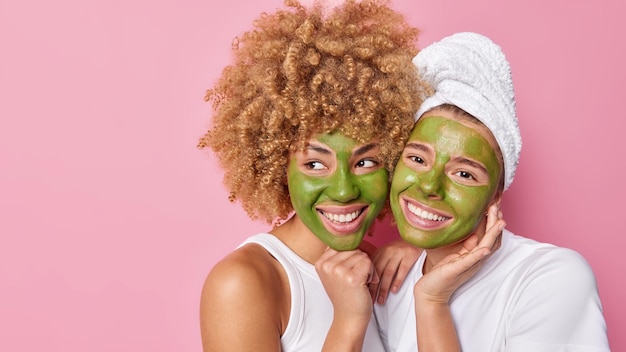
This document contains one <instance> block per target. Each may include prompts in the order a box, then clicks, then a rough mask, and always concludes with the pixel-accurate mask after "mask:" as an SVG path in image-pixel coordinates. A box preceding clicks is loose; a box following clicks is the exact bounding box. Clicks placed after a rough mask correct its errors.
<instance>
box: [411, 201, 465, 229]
mask: <svg viewBox="0 0 626 352" xmlns="http://www.w3.org/2000/svg"><path fill="white" fill-rule="evenodd" d="M402 208H403V212H404V218H405V219H406V220H407V221H408V222H409V224H410V225H411V226H412V227H414V228H416V229H421V230H424V231H434V230H438V229H441V228H443V227H445V226H447V225H448V224H449V223H450V221H451V220H452V219H454V217H452V216H450V215H448V214H445V213H443V212H440V211H436V210H435V209H432V208H430V207H427V206H426V205H423V204H421V203H419V202H417V201H415V200H411V199H407V198H404V199H403V206H402Z"/></svg>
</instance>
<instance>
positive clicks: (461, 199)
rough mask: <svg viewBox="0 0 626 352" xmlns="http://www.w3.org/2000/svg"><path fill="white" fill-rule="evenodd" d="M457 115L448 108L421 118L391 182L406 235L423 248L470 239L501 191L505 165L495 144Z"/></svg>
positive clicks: (395, 211)
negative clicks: (499, 188)
mask: <svg viewBox="0 0 626 352" xmlns="http://www.w3.org/2000/svg"><path fill="white" fill-rule="evenodd" d="M442 116H445V117H442ZM452 117H453V114H452V113H449V112H446V111H443V112H438V113H437V115H436V116H432V115H431V116H424V117H422V118H421V119H420V120H418V122H417V124H416V126H415V127H414V128H413V131H412V133H411V136H410V138H409V140H408V142H407V144H406V146H405V148H404V151H403V152H402V157H401V158H400V161H399V162H398V165H397V166H396V170H395V173H394V177H393V181H392V184H391V195H390V197H391V199H390V202H391V208H392V211H393V215H394V217H395V219H396V222H397V224H398V230H399V232H400V235H401V237H402V238H403V239H404V240H405V241H407V242H409V243H411V244H413V245H415V246H417V247H421V248H438V247H443V246H447V245H450V244H453V243H456V242H458V241H460V240H463V239H465V238H466V237H467V236H468V235H470V234H471V233H472V232H473V231H474V230H475V229H476V227H477V225H478V223H479V222H480V220H481V219H482V217H484V216H485V211H486V210H487V208H488V207H489V205H490V202H491V201H492V199H493V198H494V195H495V192H496V191H497V189H498V187H497V186H498V182H499V175H500V171H501V165H500V163H499V161H498V158H497V157H496V152H495V151H494V148H493V147H492V146H491V144H489V142H488V140H487V139H486V138H485V136H483V135H482V134H481V133H480V132H479V130H477V129H476V128H477V127H476V128H473V127H469V126H471V125H466V124H463V123H460V122H457V121H455V120H453V119H452Z"/></svg>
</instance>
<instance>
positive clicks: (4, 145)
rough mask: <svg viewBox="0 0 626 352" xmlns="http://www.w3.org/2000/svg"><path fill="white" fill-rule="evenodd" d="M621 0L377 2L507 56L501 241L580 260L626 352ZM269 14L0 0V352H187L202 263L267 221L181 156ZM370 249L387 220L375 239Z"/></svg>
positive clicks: (258, 6)
mask: <svg viewBox="0 0 626 352" xmlns="http://www.w3.org/2000/svg"><path fill="white" fill-rule="evenodd" d="M621 2H622V1H621V0H601V1H595V2H587V1H575V2H572V1H557V0H530V1H514V2H512V1H506V2H505V1H501V2H498V1H488V0H478V1H472V2H471V5H470V2H458V3H455V1H451V0H445V1H443V0H437V1H435V0H431V1H426V0H410V1H409V0H396V1H395V2H394V3H393V4H394V7H396V8H397V9H399V10H401V11H403V12H404V13H406V14H407V16H408V18H409V19H410V21H411V23H412V24H414V25H416V26H418V27H419V28H421V29H422V35H421V40H420V46H421V47H422V46H425V45H427V44H429V43H431V42H432V41H434V40H437V39H440V38H442V37H443V36H445V35H448V34H451V33H453V32H455V31H463V30H470V31H477V32H480V33H483V34H486V35H488V36H490V37H492V38H493V39H494V40H495V41H496V42H498V43H500V44H501V46H502V47H503V48H504V50H505V52H506V53H507V56H508V58H509V59H510V62H511V65H512V70H513V75H514V80H515V84H516V87H515V88H516V93H517V101H518V113H519V117H520V125H521V129H522V136H523V139H524V148H523V151H522V157H521V162H520V167H519V171H518V175H517V178H516V182H515V183H513V186H512V188H511V189H510V191H509V192H507V195H506V200H505V204H504V214H505V218H506V220H507V221H508V223H509V228H510V229H511V230H512V231H514V232H517V233H519V234H523V235H525V236H527V237H531V238H535V239H537V240H540V241H545V242H551V243H555V244H557V245H561V246H565V247H570V248H573V249H575V250H577V251H579V252H580V253H581V254H583V255H584V256H585V257H586V258H587V259H588V261H589V263H590V264H591V266H592V267H593V270H594V271H595V273H596V276H597V279H598V285H599V290H600V295H601V298H602V301H603V305H604V309H605V316H606V320H607V323H608V331H609V340H610V343H611V347H612V349H613V350H615V351H622V350H626V336H625V335H624V334H623V333H621V332H622V331H621V330H622V329H623V326H624V324H626V321H625V319H626V318H624V316H625V315H626V305H625V304H624V303H623V302H621V300H622V299H623V297H625V296H626V290H625V288H624V285H623V283H622V280H623V278H624V274H623V271H624V270H625V269H626V265H625V264H626V260H625V259H624V256H623V251H624V250H623V249H624V245H625V240H624V236H623V234H624V233H625V231H624V230H623V229H622V228H620V227H619V224H621V223H623V222H622V221H621V220H620V218H621V219H623V217H624V214H623V209H624V206H623V204H622V202H623V200H624V196H625V195H626V192H625V186H624V184H625V182H624V171H625V170H624V167H623V166H620V165H622V164H621V163H622V162H623V157H624V155H623V154H624V151H625V148H624V145H623V143H624V138H625V137H624V135H623V132H622V130H621V127H622V126H623V119H624V117H625V116H624V108H623V107H621V106H620V105H619V104H620V103H621V102H624V98H623V94H624V86H626V66H625V64H624V63H625V62H626V55H625V54H624V44H623V43H624V38H623V35H624V33H626V21H624V20H623V18H622V14H623V13H624V12H623V11H624V9H623V8H622V5H621V4H620V3H621ZM281 3H282V1H281V0H271V1H269V0H265V1H253V0H229V1H225V2H222V1H220V2H218V1H198V0H176V1H173V0H170V1H145V0H127V1H104V0H100V1H93V0H92V1H85V0H58V1H54V2H51V1H43V0H24V1H9V0H0V117H1V119H0V234H1V237H0V350H1V351H40V350H46V351H94V352H97V351H155V352H156V351H199V350H201V344H200V334H199V327H198V299H199V294H200V289H201V285H202V282H203V280H204V277H205V275H206V274H207V272H208V271H209V270H210V268H211V267H212V265H213V264H214V263H215V262H216V261H217V260H219V259H220V258H222V257H223V256H224V255H225V254H227V253H228V252H229V251H230V250H231V249H233V247H235V246H236V245H237V244H238V243H240V242H241V241H242V240H243V239H244V238H245V237H247V236H248V235H251V234H252V233H255V232H258V231H263V230H265V229H266V226H265V225H264V224H261V223H253V222H251V221H249V220H247V217H246V215H245V214H244V213H243V211H241V210H240V208H239V207H238V206H237V205H233V204H230V203H229V202H228V201H227V199H226V193H225V191H224V189H223V188H222V185H221V171H220V170H218V169H217V168H216V165H215V161H214V160H213V158H212V157H210V156H208V155H207V154H206V153H203V152H201V151H198V150H197V149H196V148H195V145H196V141H197V139H198V137H199V136H200V135H201V134H202V133H203V132H204V130H205V128H206V127H207V125H208V121H209V113H210V105H209V104H206V103H204V102H203V99H202V98H203V95H204V91H205V89H206V88H208V87H209V86H210V84H211V83H213V82H214V80H215V78H216V77H217V76H218V75H219V73H220V71H221V69H222V67H223V66H224V65H225V64H227V63H228V62H229V60H230V43H231V40H232V38H233V37H234V36H235V35H237V34H240V33H241V31H243V30H244V29H247V28H249V24H250V22H251V21H252V19H253V18H254V17H256V15H258V14H259V13H260V12H261V11H264V10H268V11H271V10H273V9H274V8H276V7H277V6H279V5H281ZM377 229H378V233H377V235H376V236H377V237H376V238H375V239H374V242H377V243H381V242H382V241H384V240H385V239H386V238H392V237H393V236H394V235H395V234H393V233H392V234H391V235H389V234H387V235H386V236H387V237H386V238H385V237H382V236H385V235H383V232H384V231H383V230H387V229H388V227H387V226H379V227H378V228H377Z"/></svg>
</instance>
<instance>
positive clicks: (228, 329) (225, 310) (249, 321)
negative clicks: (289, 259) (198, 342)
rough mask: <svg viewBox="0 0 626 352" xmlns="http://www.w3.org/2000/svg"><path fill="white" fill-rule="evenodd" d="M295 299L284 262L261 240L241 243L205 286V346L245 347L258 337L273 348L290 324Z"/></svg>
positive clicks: (222, 348)
mask: <svg viewBox="0 0 626 352" xmlns="http://www.w3.org/2000/svg"><path fill="white" fill-rule="evenodd" d="M289 302H290V297H289V286H288V282H287V279H286V275H285V273H284V270H283V269H282V266H281V265H280V263H278V261H276V260H275V259H274V258H273V257H272V256H271V255H270V254H269V253H268V252H267V251H266V250H265V249H264V248H263V247H261V246H259V245H256V244H249V245H246V246H243V247H240V248H238V249H237V250H235V251H233V252H232V253H230V254H229V255H228V256H226V257H225V258H224V259H222V260H221V261H219V262H218V263H217V264H216V265H215V266H214V267H213V269H212V270H211V271H210V273H209V274H208V276H207V278H206V280H205V282H204V286H203V288H202V295H201V300H200V327H201V332H202V340H203V345H204V346H205V350H207V349H208V350H220V351H227V350H237V349H238V348H239V350H244V349H247V348H248V347H253V344H254V343H255V340H256V343H257V344H259V343H260V344H263V345H266V346H267V347H272V348H273V347H274V343H276V344H279V343H280V336H281V334H282V332H283V331H284V326H286V323H287V320H288V316H289V309H290V307H289ZM243 336H246V338H243ZM259 339H260V340H259ZM257 347H259V346H258V345H257Z"/></svg>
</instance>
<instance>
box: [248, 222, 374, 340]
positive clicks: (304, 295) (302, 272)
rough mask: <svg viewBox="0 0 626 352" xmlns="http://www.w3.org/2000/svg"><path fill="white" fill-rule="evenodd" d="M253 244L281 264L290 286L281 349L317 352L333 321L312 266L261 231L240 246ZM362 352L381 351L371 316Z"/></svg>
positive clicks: (323, 292)
mask: <svg viewBox="0 0 626 352" xmlns="http://www.w3.org/2000/svg"><path fill="white" fill-rule="evenodd" d="M248 243H256V244H259V245H260V246H262V247H263V248H265V249H266V250H267V251H268V252H269V253H270V254H271V255H272V256H273V257H274V258H276V259H277V260H278V262H279V263H280V264H281V265H282V266H283V268H284V269H285V272H286V273H287V277H288V278H289V287H290V288H291V312H290V314H289V322H288V324H287V327H286V328H285V332H284V334H283V336H282V337H281V339H280V344H281V351H283V352H296V351H297V352H319V351H321V350H322V346H323V345H324V341H325V340H326V335H327V334H328V330H329V329H330V325H331V324H332V321H333V305H332V303H331V301H330V298H328V295H327V294H326V291H325V290H324V286H323V285H322V281H321V280H320V278H319V276H318V275H317V271H315V266H314V265H313V264H310V263H309V262H307V261H306V260H304V259H302V258H301V257H299V256H298V255H297V254H296V253H295V252H293V251H292V250H291V249H290V248H289V247H287V246H286V245H285V244H284V243H283V242H281V241H280V240H279V239H278V238H276V237H275V236H273V235H270V234H266V233H262V234H258V235H255V236H252V237H250V238H248V239H247V240H246V241H244V243H242V244H241V245H240V247H241V246H243V245H245V244H248ZM363 351H367V352H381V351H384V348H383V345H382V341H381V339H380V336H379V335H378V331H377V328H376V323H375V321H374V319H373V317H372V319H371V320H370V323H369V325H368V327H367V331H366V334H365V340H364V341H363Z"/></svg>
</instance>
